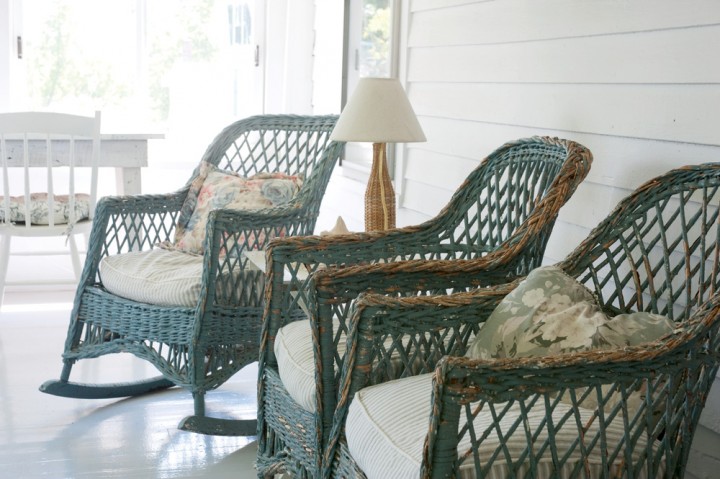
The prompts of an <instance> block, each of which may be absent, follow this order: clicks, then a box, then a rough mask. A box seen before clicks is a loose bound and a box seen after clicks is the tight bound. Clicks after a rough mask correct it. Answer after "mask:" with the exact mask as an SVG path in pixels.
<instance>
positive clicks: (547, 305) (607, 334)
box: [468, 266, 674, 359]
mask: <svg viewBox="0 0 720 479" xmlns="http://www.w3.org/2000/svg"><path fill="white" fill-rule="evenodd" d="M673 327H674V326H673V322H672V321H671V320H670V319H668V318H666V317H664V316H660V315H656V314H652V313H644V312H640V313H631V314H620V315H618V316H615V317H613V318H608V317H607V316H605V314H604V313H603V312H602V310H601V309H600V307H599V305H598V304H597V302H596V301H595V298H594V296H593V294H592V293H591V292H590V291H589V290H588V289H587V288H585V286H583V285H582V284H580V283H578V282H577V281H576V280H575V279H574V278H571V277H569V276H567V275H566V274H565V273H564V272H563V271H562V270H561V269H559V268H557V267H555V266H549V267H542V268H537V269H535V270H533V271H532V272H530V274H529V275H528V276H527V278H526V279H525V280H523V281H522V282H521V283H520V285H518V287H517V288H516V289H515V290H514V291H512V292H511V293H510V294H508V295H507V296H506V297H505V298H504V299H503V300H502V302H501V303H500V304H499V305H498V306H497V308H496V309H495V311H493V313H492V314H491V315H490V317H489V318H488V319H487V321H486V322H485V325H484V326H483V327H482V328H480V331H479V332H478V335H477V337H476V338H475V341H474V342H473V344H472V345H471V346H470V348H469V350H468V356H469V357H475V358H481V359H492V358H505V357H511V358H513V357H530V356H546V355H552V354H560V353H569V352H577V351H587V350H590V349H610V348H616V347H623V346H631V345H637V344H641V343H644V342H648V341H652V340H655V339H657V338H659V337H661V336H663V335H664V334H666V333H669V332H671V331H672V330H673Z"/></svg>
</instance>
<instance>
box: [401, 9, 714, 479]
mask: <svg viewBox="0 0 720 479" xmlns="http://www.w3.org/2000/svg"><path fill="white" fill-rule="evenodd" d="M403 7H404V10H403V19H402V24H403V25H404V28H403V29H404V31H405V36H404V39H403V40H404V41H403V46H402V54H401V58H402V60H401V61H402V68H401V72H402V78H401V80H402V81H403V82H404V83H405V85H406V88H407V90H408V94H409V97H410V101H411V102H412V104H413V107H414V109H415V111H416V113H417V114H418V117H419V119H420V122H421V124H422V126H423V128H424V130H425V133H426V135H427V138H428V141H427V142H426V143H416V144H408V145H404V146H403V147H402V149H401V152H400V153H401V154H400V155H399V160H400V161H398V163H397V167H396V168H397V170H396V178H398V181H397V186H396V190H397V191H398V192H399V193H400V203H401V206H402V207H403V208H408V209H410V210H415V211H418V212H422V214H423V215H425V216H426V217H430V216H433V215H434V214H435V213H437V212H438V211H439V210H440V209H441V208H442V207H443V206H444V205H445V204H446V203H447V201H448V199H449V198H450V196H451V195H452V193H453V191H454V190H455V188H457V186H458V185H459V184H460V183H461V182H462V180H463V179H464V178H465V176H466V175H467V173H468V172H469V171H470V170H471V169H473V168H474V167H475V166H477V164H478V163H479V162H480V160H481V159H482V158H483V157H484V156H485V155H487V154H488V153H490V152H491V151H492V150H493V149H495V148H496V147H498V146H499V145H501V144H502V143H504V142H505V141H508V140H512V139H516V138H522V137H527V136H532V135H551V136H559V137H563V138H568V139H573V140H575V141H578V142H580V143H582V144H584V145H585V146H587V147H588V148H590V150H591V151H592V152H593V154H594V157H595V161H594V163H593V167H592V170H591V172H590V175H589V176H588V178H587V180H586V181H585V182H584V184H582V185H581V186H580V187H579V189H578V191H577V193H576V194H575V195H574V197H573V198H572V199H571V201H570V202H569V203H568V204H567V205H566V206H565V207H564V209H563V210H562V211H561V213H560V217H559V220H558V222H557V224H556V227H555V230H554V232H553V235H552V237H551V239H550V242H549V245H548V249H547V251H546V257H545V261H546V262H547V263H549V262H554V261H557V260H560V259H562V258H564V257H565V255H566V254H567V253H568V252H570V251H571V250H572V249H573V248H574V247H575V246H577V244H578V243H579V242H580V241H581V240H582V239H584V238H585V237H586V236H587V234H588V232H589V230H590V228H592V227H593V226H595V225H596V224H597V223H598V222H600V220H602V219H603V218H604V217H605V216H607V214H608V213H609V212H610V211H611V209H612V208H613V207H614V206H615V205H616V204H617V202H618V201H619V200H620V199H621V198H623V197H624V196H625V195H627V194H628V193H629V191H631V190H632V189H634V188H635V187H637V186H638V185H640V184H641V183H642V182H644V181H645V180H647V179H650V178H651V177H653V176H656V175H659V174H661V173H664V172H665V171H667V170H669V169H671V168H674V167H677V166H682V165H685V164H691V163H702V162H708V161H720V2H718V1H714V0H688V1H683V2H678V1H674V0H632V1H631V0H624V1H623V0H586V1H577V0H526V1H519V0H495V1H487V0H486V1H483V0H475V1H472V0H406V1H404V2H403ZM718 389H719V388H718V387H716V388H715V390H714V391H713V394H712V396H711V398H710V400H709V404H708V408H707V409H706V411H705V414H704V416H703V419H702V423H703V425H704V427H703V428H701V430H700V431H699V432H698V435H697V437H696V441H695V444H694V450H693V454H692V457H691V459H690V465H689V471H688V476H689V477H698V478H699V477H717V476H714V475H713V473H715V472H716V471H717V470H718V467H720V447H719V446H720V435H719V433H720V390H718Z"/></svg>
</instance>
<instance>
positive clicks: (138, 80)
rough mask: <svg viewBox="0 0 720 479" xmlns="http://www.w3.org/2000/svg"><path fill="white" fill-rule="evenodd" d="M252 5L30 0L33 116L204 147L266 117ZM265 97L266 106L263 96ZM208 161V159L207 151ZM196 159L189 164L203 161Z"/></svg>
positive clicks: (28, 96)
mask: <svg viewBox="0 0 720 479" xmlns="http://www.w3.org/2000/svg"><path fill="white" fill-rule="evenodd" d="M254 5H255V1H254V0H253V1H242V0H235V1H226V2H216V1H214V0H115V1H109V0H102V1H98V0H65V1H58V0H25V1H24V2H23V11H24V14H23V31H24V43H25V44H24V47H25V48H24V59H23V62H22V65H23V71H22V73H21V75H22V77H23V81H22V82H20V83H21V84H22V85H24V89H25V90H24V91H19V92H13V95H14V96H16V98H22V100H21V101H20V102H16V103H23V105H22V106H23V107H24V108H27V109H42V110H56V111H65V112H75V113H83V114H87V113H88V112H91V111H93V110H96V109H98V110H102V112H103V130H104V131H109V132H113V131H120V132H122V131H134V132H142V130H146V131H152V132H158V131H160V132H166V133H168V135H167V136H168V139H169V140H172V136H176V137H180V138H182V137H184V136H186V133H187V131H188V130H190V129H192V132H193V135H192V136H193V137H194V138H199V141H200V142H202V144H203V145H207V142H208V141H209V139H212V137H213V136H214V134H216V133H217V131H219V129H220V128H222V126H224V125H226V124H227V123H229V122H230V121H232V120H233V119H235V118H238V117H240V116H248V115H250V114H255V113H259V111H257V105H260V108H261V107H262V102H261V101H260V102H257V103H255V104H250V103H249V102H247V101H246V100H247V98H257V96H255V95H253V94H254V93H255V87H256V85H255V84H254V83H253V79H254V78H255V77H256V76H257V74H256V71H257V70H258V69H257V66H256V64H255V61H254V52H255V45H254V44H255V40H254V38H253V35H254V33H255V32H254V31H253V14H254ZM260 98H261V97H260ZM200 153H202V151H201V152H200ZM196 160H197V156H194V157H193V158H192V161H196Z"/></svg>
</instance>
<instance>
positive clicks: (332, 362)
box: [258, 138, 592, 477]
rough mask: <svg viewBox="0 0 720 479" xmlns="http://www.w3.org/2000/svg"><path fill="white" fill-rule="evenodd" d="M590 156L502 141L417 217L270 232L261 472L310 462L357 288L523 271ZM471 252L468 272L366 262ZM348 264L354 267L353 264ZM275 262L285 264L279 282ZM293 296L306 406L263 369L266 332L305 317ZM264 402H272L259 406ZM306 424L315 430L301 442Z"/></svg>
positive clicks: (403, 287)
mask: <svg viewBox="0 0 720 479" xmlns="http://www.w3.org/2000/svg"><path fill="white" fill-rule="evenodd" d="M591 161H592V156H591V154H590V152H589V151H588V150H587V149H586V148H584V147H583V146H582V145H579V144H577V143H574V142H571V141H566V140H559V139H557V138H530V139H524V140H518V141H515V142H510V143H507V144H506V145H503V146H502V147H500V148H499V149H498V150H496V151H495V152H493V153H492V154H491V155H490V156H489V157H487V158H486V159H485V160H483V162H482V163H481V165H480V166H479V167H478V168H477V169H476V170H474V171H473V172H472V173H471V174H470V175H469V176H468V178H467V179H466V181H465V182H464V183H463V184H462V185H461V186H460V188H459V189H458V190H457V192H456V193H455V195H454V196H453V197H452V199H451V200H450V202H449V204H448V205H447V206H446V207H445V208H444V209H443V211H442V212H441V213H440V214H439V215H438V216H437V217H435V218H433V219H431V220H429V221H428V222H426V223H423V224H421V225H417V226H410V227H405V228H399V229H394V230H390V231H383V232H372V233H360V234H352V235H341V236H335V237H322V238H321V237H295V238H283V239H277V240H274V241H272V242H271V243H270V246H269V247H268V261H269V262H268V277H267V278H266V281H267V282H268V285H267V291H266V297H267V298H266V311H265V316H264V321H263V330H262V342H261V355H260V382H259V387H258V398H259V406H258V409H259V411H258V422H259V434H260V437H259V451H258V463H259V465H260V466H265V467H267V469H266V470H265V472H267V471H270V470H275V469H276V468H277V467H280V466H279V465H284V466H285V467H287V468H288V469H289V470H290V472H293V473H295V474H296V475H300V476H301V477H304V476H303V475H304V474H307V475H310V476H313V477H315V476H318V475H320V474H321V470H322V468H323V459H322V455H323V450H324V448H325V445H326V444H327V441H328V437H329V435H330V429H331V425H332V423H333V415H334V413H335V407H336V403H337V400H338V389H337V384H338V379H339V371H341V369H342V366H343V363H344V357H342V356H340V355H338V354H337V352H336V345H337V344H338V342H339V341H340V340H341V334H342V333H345V332H347V324H348V321H347V318H348V317H349V315H350V313H351V311H352V309H353V307H354V300H355V299H356V298H357V297H358V295H359V294H360V293H362V292H364V291H368V290H372V291H377V292H382V293H384V294H393V295H396V294H401V293H408V294H418V292H420V293H422V294H428V293H432V292H439V291H443V292H444V291H446V290H447V289H448V288H450V289H457V290H465V289H467V288H470V287H473V286H478V285H490V284H499V283H504V282H506V281H508V280H509V279H512V278H515V277H516V276H518V275H522V274H525V273H527V271H529V270H530V269H531V268H533V267H535V266H538V265H539V264H540V261H541V260H542V257H543V252H544V250H545V246H546V243H547V239H548V237H549V234H550V232H551V230H552V227H553V225H554V222H555V219H556V218H557V214H558V211H559V209H560V207H561V206H562V205H563V204H564V203H565V202H566V201H567V200H568V199H569V198H570V196H571V195H572V193H573V192H574V191H575V189H576V187H577V185H578V184H579V183H580V182H581V181H582V180H583V179H584V178H585V176H586V175H587V173H588V171H589V168H590V164H591ZM471 258H475V259H477V263H473V264H481V265H482V266H481V270H482V272H481V273H478V274H473V275H467V274H463V273H462V271H461V269H458V270H454V271H451V272H449V273H448V274H445V275H432V274H425V273H424V272H422V271H413V272H411V273H409V274H405V273H404V272H402V271H401V270H398V274H392V275H386V274H385V273H384V269H383V270H382V271H383V273H382V274H374V272H373V271H374V268H376V267H377V268H381V269H382V267H383V263H390V264H391V265H392V266H395V265H398V266H400V267H401V265H402V264H403V263H402V262H398V260H410V259H438V260H440V259H442V260H452V261H448V263H450V264H455V263H457V264H458V265H462V264H463V263H464V261H462V260H463V259H471ZM299 265H304V266H305V267H306V268H307V269H308V270H310V271H311V272H313V273H314V274H312V275H311V277H310V279H308V280H303V279H299V278H298V277H297V272H298V269H299ZM326 265H333V266H337V267H339V269H337V270H333V274H332V275H329V274H327V271H324V270H323V268H324V267H325V266H326ZM358 265H367V266H358ZM357 268H361V269H362V274H360V275H357V274H355V272H356V271H357ZM460 268H462V266H460ZM284 272H289V273H290V275H291V276H292V279H291V280H290V281H289V284H287V281H286V279H284V276H283V275H284ZM301 305H304V306H305V308H306V309H307V310H309V311H310V314H311V318H310V319H311V328H312V331H313V337H312V339H313V348H314V354H315V363H316V364H315V368H316V373H315V374H316V387H317V391H316V399H317V401H316V403H317V405H318V406H317V411H316V413H315V414H314V415H310V416H308V415H307V413H306V411H304V410H303V409H302V408H301V407H300V406H298V405H297V404H296V403H295V402H294V401H292V399H290V397H289V396H288V394H287V391H285V390H284V388H283V387H282V384H278V383H277V382H276V381H274V379H273V378H275V377H276V375H277V372H276V371H277V363H276V359H275V357H274V353H273V342H274V338H275V335H276V333H277V330H278V329H279V328H280V327H281V326H283V325H284V324H286V323H288V322H290V321H294V320H297V319H304V318H305V317H306V315H305V313H304V311H303V308H301ZM333 317H335V318H337V319H339V320H340V326H339V328H338V329H334V328H333V325H332V319H333ZM438 359H439V358H438ZM270 403H282V404H283V407H282V408H274V409H271V408H269V407H266V406H265V404H270ZM276 411H277V412H276ZM287 424H292V425H293V427H287V426H286V425H287ZM308 434H309V435H310V436H311V437H312V438H313V439H314V440H313V441H312V442H311V443H308V442H307V437H308ZM308 464H310V466H308ZM261 472H262V471H261Z"/></svg>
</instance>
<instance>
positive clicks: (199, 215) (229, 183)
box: [161, 162, 303, 254]
mask: <svg viewBox="0 0 720 479" xmlns="http://www.w3.org/2000/svg"><path fill="white" fill-rule="evenodd" d="M302 184H303V178H302V177H300V176H293V175H286V174H283V173H260V174H257V175H255V176H253V177H251V178H245V177H243V176H240V175H238V174H237V173H233V172H228V171H225V170H221V169H219V168H217V167H216V166H215V165H213V164H211V163H207V162H203V163H202V164H201V165H200V168H199V170H198V174H197V176H196V177H195V179H194V180H193V181H192V183H191V184H190V191H189V192H188V196H187V198H186V199H185V202H184V203H183V205H182V209H181V210H180V216H179V218H178V224H177V225H176V228H175V241H174V242H173V244H172V245H168V244H163V245H161V246H162V247H165V248H168V249H175V250H180V251H185V252H187V253H192V254H202V253H203V241H204V240H205V227H206V225H207V221H208V217H209V216H210V212H211V211H213V210H216V209H234V210H257V209H262V208H270V207H273V206H277V205H280V204H283V203H287V202H288V201H290V200H291V199H292V198H293V197H294V196H295V195H296V194H297V192H298V191H300V188H301V187H302Z"/></svg>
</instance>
